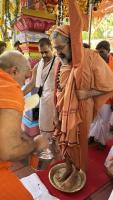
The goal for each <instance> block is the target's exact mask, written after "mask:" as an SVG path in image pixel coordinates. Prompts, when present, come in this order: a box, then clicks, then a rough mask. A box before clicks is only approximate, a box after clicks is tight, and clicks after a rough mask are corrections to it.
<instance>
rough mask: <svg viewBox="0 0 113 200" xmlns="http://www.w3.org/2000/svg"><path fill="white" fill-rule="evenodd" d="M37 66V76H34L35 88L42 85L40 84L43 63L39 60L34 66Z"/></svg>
mask: <svg viewBox="0 0 113 200" xmlns="http://www.w3.org/2000/svg"><path fill="white" fill-rule="evenodd" d="M36 66H37V75H36V87H38V88H39V87H40V86H42V85H43V83H42V70H43V67H44V61H43V59H41V60H40V62H39V63H38V64H36V65H35V67H36Z"/></svg>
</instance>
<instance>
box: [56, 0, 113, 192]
mask: <svg viewBox="0 0 113 200" xmlns="http://www.w3.org/2000/svg"><path fill="white" fill-rule="evenodd" d="M69 12H70V26H69V25H62V26H59V27H57V28H56V29H55V31H54V33H53V36H52V39H53V45H54V48H55V49H56V51H57V54H58V56H59V57H60V58H61V61H62V65H61V66H60V67H59V68H58V71H57V75H56V76H57V77H56V80H57V81H56V86H57V90H56V115H55V127H56V130H55V133H54V137H55V139H56V140H57V142H58V144H59V146H60V150H61V153H62V157H63V158H64V159H65V161H66V164H67V165H66V166H67V167H66V172H64V173H62V174H60V176H59V175H58V177H57V178H58V180H59V181H62V182H63V184H62V187H65V188H66V187H67V188H69V187H72V184H73V183H74V182H75V176H76V175H77V174H78V171H79V170H80V169H82V170H83V171H84V172H85V173H86V172H87V157H88V132H89V127H90V124H91V122H92V120H93V117H94V116H95V114H96V113H97V111H98V110H99V108H100V107H101V105H102V104H104V103H105V102H106V100H107V99H108V98H109V97H110V96H111V95H112V94H113V74H112V71H111V70H110V69H109V68H108V67H107V64H106V63H105V62H104V61H103V59H102V58H101V57H100V56H99V54H98V53H97V52H96V51H93V50H90V49H85V48H83V47H82V39H81V31H82V20H81V15H80V12H79V9H78V7H77V4H76V1H74V0H69ZM72 165H74V166H75V169H76V170H75V172H74V174H73V175H72V173H73V170H72ZM69 177H72V179H69ZM73 177H74V179H73ZM67 180H69V181H67Z"/></svg>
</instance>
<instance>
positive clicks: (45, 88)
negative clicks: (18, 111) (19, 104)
mask: <svg viewBox="0 0 113 200" xmlns="http://www.w3.org/2000/svg"><path fill="white" fill-rule="evenodd" d="M38 46H39V51H40V53H41V55H42V59H41V60H40V61H39V63H38V64H36V65H35V67H34V69H33V73H32V78H31V81H30V83H29V84H28V85H27V86H26V87H25V89H24V94H27V93H28V92H30V91H31V90H32V89H33V88H35V87H36V88H38V89H39V88H42V91H41V93H42V94H40V93H39V95H40V103H39V128H40V134H42V135H45V136H46V137H47V138H48V139H51V135H52V134H53V132H54V125H53V118H54V111H55V105H54V73H55V66H56V65H57V64H59V60H58V58H56V57H54V54H53V49H52V46H51V42H50V40H49V39H48V38H42V39H40V40H39V43H38Z"/></svg>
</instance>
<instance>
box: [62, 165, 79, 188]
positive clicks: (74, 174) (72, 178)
mask: <svg viewBox="0 0 113 200" xmlns="http://www.w3.org/2000/svg"><path fill="white" fill-rule="evenodd" d="M77 176H78V170H76V169H75V167H74V168H73V171H72V172H71V174H70V176H69V177H68V178H67V179H66V180H65V181H64V182H63V183H62V184H61V187H62V188H63V189H68V190H69V189H70V188H72V187H73V185H74V184H75V182H76V180H77Z"/></svg>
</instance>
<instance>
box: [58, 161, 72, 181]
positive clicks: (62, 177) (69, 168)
mask: <svg viewBox="0 0 113 200" xmlns="http://www.w3.org/2000/svg"><path fill="white" fill-rule="evenodd" d="M72 170H73V167H72V164H71V163H68V164H67V163H66V168H65V169H64V170H63V171H62V172H60V173H59V174H58V175H57V180H58V181H60V182H62V181H65V180H66V179H67V178H68V177H69V176H70V174H71V173H72Z"/></svg>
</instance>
